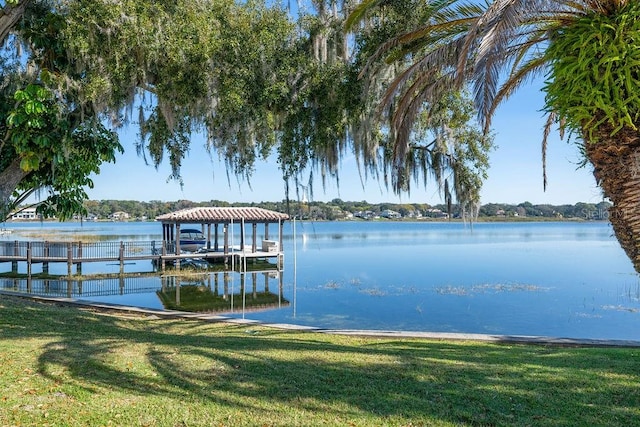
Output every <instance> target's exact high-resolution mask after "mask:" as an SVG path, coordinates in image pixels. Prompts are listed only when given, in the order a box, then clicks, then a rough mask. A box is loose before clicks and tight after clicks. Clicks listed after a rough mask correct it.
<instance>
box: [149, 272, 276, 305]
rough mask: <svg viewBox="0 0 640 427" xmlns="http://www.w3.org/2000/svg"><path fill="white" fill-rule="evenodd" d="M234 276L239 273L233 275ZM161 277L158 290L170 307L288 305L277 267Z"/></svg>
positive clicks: (163, 302)
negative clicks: (273, 289)
mask: <svg viewBox="0 0 640 427" xmlns="http://www.w3.org/2000/svg"><path fill="white" fill-rule="evenodd" d="M236 276H239V277H238V278H237V279H236ZM236 280H237V281H236ZM161 281H162V288H161V289H160V290H159V291H157V294H158V297H159V298H160V301H162V304H163V306H164V307H165V308H166V309H170V310H180V311H191V312H215V313H236V312H240V311H241V312H243V313H244V312H245V311H259V310H267V309H274V308H281V307H287V306H289V301H287V300H286V299H285V298H284V296H283V282H282V272H281V271H280V272H279V271H277V270H273V271H260V272H258V271H253V272H244V273H233V272H227V271H225V272H218V273H211V274H209V275H207V277H206V278H205V277H203V278H199V279H195V280H194V279H193V278H188V277H180V276H164V277H162V279H161ZM271 281H277V293H273V292H271V290H270V288H271V286H270V282H271ZM260 283H261V287H260ZM249 286H250V289H248V288H249ZM236 289H238V292H236V291H235V290H236Z"/></svg>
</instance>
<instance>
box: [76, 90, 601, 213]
mask: <svg viewBox="0 0 640 427" xmlns="http://www.w3.org/2000/svg"><path fill="white" fill-rule="evenodd" d="M540 87H541V83H540V82H537V83H534V84H532V85H530V86H527V87H523V88H522V89H521V91H520V92H518V93H517V94H515V95H514V96H512V98H511V99H509V100H508V101H506V102H505V103H504V104H503V105H502V106H501V107H500V109H499V110H498V111H497V112H496V115H495V118H494V122H493V128H494V131H495V133H496V138H495V143H496V145H497V148H496V149H495V150H494V151H493V152H492V153H491V156H490V161H491V168H490V169H489V178H488V180H487V181H486V182H485V184H484V187H483V190H482V193H481V194H482V203H514V204H515V203H520V202H524V201H529V202H531V203H534V204H541V203H549V204H565V203H571V204H573V203H576V202H589V203H598V202H600V201H602V193H601V191H600V190H599V189H598V187H597V186H596V184H595V179H594V178H593V175H592V172H591V171H592V169H591V167H590V166H587V167H584V168H580V169H578V163H579V162H580V154H579V151H578V148H577V147H576V146H575V145H574V144H573V143H568V142H567V141H566V140H560V139H559V136H558V135H557V132H556V133H554V134H552V136H551V139H550V143H549V147H548V152H547V177H548V186H547V191H546V192H545V191H543V187H542V161H541V145H540V144H541V139H542V128H543V126H544V121H545V118H544V115H543V113H542V112H540V109H541V108H542V106H543V101H544V96H543V94H542V93H541V92H540ZM135 139H136V129H135V126H133V125H132V126H131V127H130V129H128V130H126V131H124V132H122V133H121V142H122V145H123V146H124V148H125V154H124V155H122V156H119V157H118V159H117V162H116V163H115V164H107V165H104V166H103V167H102V170H101V173H100V174H99V175H97V176H94V177H93V181H94V184H95V187H94V188H93V189H90V190H89V191H88V194H89V197H90V198H91V199H93V200H105V199H118V200H140V201H150V200H163V201H173V200H179V199H188V200H192V201H197V202H199V201H208V200H213V199H216V200H226V201H229V202H252V201H253V202H260V201H279V200H282V199H284V197H285V193H284V184H283V181H282V178H281V175H280V171H279V170H278V165H277V163H276V161H275V159H270V160H269V161H268V162H260V163H258V164H257V167H256V172H255V174H254V176H253V178H252V180H251V186H249V185H248V184H247V183H245V182H241V183H238V182H237V180H236V179H235V177H233V176H232V177H231V182H230V183H229V181H228V180H227V175H226V170H225V167H224V164H223V163H221V162H219V161H218V160H217V158H215V157H214V159H212V158H211V156H210V155H209V154H208V153H207V152H206V150H205V149H204V140H203V139H200V138H197V137H196V138H194V139H193V141H192V143H191V150H190V152H189V154H188V156H187V158H186V159H185V160H184V162H183V167H182V174H183V179H184V186H183V187H182V188H181V187H180V185H179V183H178V182H176V181H169V182H167V177H168V176H169V174H170V168H169V166H168V163H167V162H165V163H164V164H163V165H162V166H161V167H160V168H159V169H158V170H156V169H155V168H154V167H153V166H149V165H145V163H144V160H143V159H142V158H141V157H138V156H137V155H136V151H135V147H134V141H135ZM214 156H215V155H214ZM292 197H293V198H295V197H296V196H295V194H292ZM334 198H341V199H342V200H349V201H360V200H366V201H368V202H371V203H378V202H394V203H395V202H403V203H429V204H438V203H442V199H441V198H440V197H439V194H438V188H437V186H435V185H431V186H428V187H427V188H426V189H424V188H421V187H419V186H417V185H414V186H413V189H412V191H411V194H410V195H402V196H400V197H398V196H396V195H394V194H393V193H392V192H390V191H386V190H385V189H384V186H383V184H382V183H378V182H376V181H373V180H369V181H368V182H366V183H365V185H364V187H363V185H362V182H361V179H360V177H359V175H358V172H357V165H356V163H355V161H354V158H353V156H351V157H346V158H345V159H344V160H343V162H342V165H341V168H340V186H339V187H338V186H337V185H336V184H335V182H333V181H330V182H328V183H327V186H326V189H324V190H323V188H322V185H321V183H320V182H317V183H316V184H315V185H314V194H313V200H317V201H329V200H332V199H334Z"/></svg>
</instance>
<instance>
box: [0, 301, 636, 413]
mask: <svg viewBox="0 0 640 427" xmlns="http://www.w3.org/2000/svg"><path fill="white" fill-rule="evenodd" d="M0 367H1V369H0V426H5V425H6V426H13V425H21V426H25V425H33V426H35V425H37V426H42V425H55V426H66V425H70V426H85V425H92V426H97V425H102V426H106V425H113V426H238V425H249V426H272V425H273V426H275V425H282V426H296V425H299V426H316V425H338V426H379V425H391V426H420V425H427V426H428V425H438V426H440V425H442V426H450V425H504V426H512V425H522V426H528V425H549V426H566V425H585V426H586V425H588V426H604V425H607V426H613V425H620V426H630V425H638V423H639V421H638V420H640V349H634V348H579V347H557V346H540V345H513V344H506V343H505V344H489V343H480V342H445V341H427V340H417V339H389V338H387V339H382V338H380V339H377V338H361V337H347V336H337V335H327V334H321V333H313V332H290V331H283V330H278V329H269V328H263V327H258V326H255V325H249V326H247V325H232V324H223V323H205V322H200V321H193V320H182V319H157V318H153V317H140V316H132V315H124V314H118V315H113V314H106V313H100V312H94V311H89V310H84V309H78V308H74V307H65V306H56V305H52V304H45V303H38V302H32V301H29V300H22V299H17V298H13V297H7V296H0Z"/></svg>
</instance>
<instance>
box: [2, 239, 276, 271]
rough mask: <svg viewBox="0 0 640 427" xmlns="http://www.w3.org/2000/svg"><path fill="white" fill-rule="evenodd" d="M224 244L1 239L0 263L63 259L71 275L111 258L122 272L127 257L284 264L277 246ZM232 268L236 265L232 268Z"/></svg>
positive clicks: (242, 264) (157, 260)
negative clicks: (182, 247) (181, 248)
mask: <svg viewBox="0 0 640 427" xmlns="http://www.w3.org/2000/svg"><path fill="white" fill-rule="evenodd" d="M254 249H255V246H254V247H253V248H251V249H247V248H246V247H244V248H234V247H227V248H226V250H223V251H215V250H203V251H199V252H190V253H185V252H183V253H178V254H176V250H175V245H171V244H166V243H165V242H158V241H132V242H124V241H120V242H89V243H87V242H49V241H43V242H32V241H19V240H15V241H9V242H0V263H3V262H11V263H12V271H13V272H16V273H17V271H18V264H19V263H26V266H27V274H28V275H30V274H31V271H32V266H33V264H42V270H43V273H47V272H48V271H49V264H50V263H66V264H67V273H68V275H69V276H71V274H72V272H73V266H74V265H75V266H76V273H77V274H82V264H84V263H88V262H113V263H119V264H120V272H121V273H123V272H124V268H125V265H126V264H127V262H129V261H139V260H150V261H152V262H153V263H155V264H156V265H157V266H158V267H159V268H160V269H161V270H162V271H164V270H165V268H166V267H167V264H168V265H173V266H175V267H176V268H178V269H179V268H180V265H181V263H183V262H184V261H185V260H206V261H208V262H224V263H225V264H231V265H232V266H234V267H235V266H237V267H238V269H240V270H241V271H242V269H243V267H245V268H244V270H245V271H246V265H247V262H248V261H252V260H275V261H276V264H277V266H278V269H282V268H283V266H284V253H283V252H282V251H281V250H279V248H271V247H269V248H268V249H269V250H268V251H264V250H261V251H258V250H254ZM234 269H235V268H234Z"/></svg>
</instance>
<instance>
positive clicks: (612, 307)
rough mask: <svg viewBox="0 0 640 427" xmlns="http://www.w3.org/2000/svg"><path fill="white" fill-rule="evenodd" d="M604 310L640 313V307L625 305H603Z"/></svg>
mask: <svg viewBox="0 0 640 427" xmlns="http://www.w3.org/2000/svg"><path fill="white" fill-rule="evenodd" d="M602 309H603V310H614V311H628V312H629V313H640V308H637V307H625V306H623V305H603V306H602Z"/></svg>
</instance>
